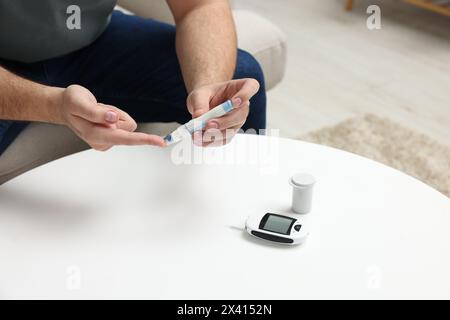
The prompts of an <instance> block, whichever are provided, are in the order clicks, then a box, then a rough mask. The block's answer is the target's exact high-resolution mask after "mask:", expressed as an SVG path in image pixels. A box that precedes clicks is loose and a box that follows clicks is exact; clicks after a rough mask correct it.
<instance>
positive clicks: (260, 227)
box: [245, 213, 309, 245]
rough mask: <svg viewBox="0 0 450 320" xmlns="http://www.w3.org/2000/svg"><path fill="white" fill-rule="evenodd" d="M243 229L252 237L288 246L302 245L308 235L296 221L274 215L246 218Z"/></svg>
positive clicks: (288, 217) (263, 214)
mask: <svg viewBox="0 0 450 320" xmlns="http://www.w3.org/2000/svg"><path fill="white" fill-rule="evenodd" d="M245 229H246V230H247V232H248V233H249V234H251V235H252V236H255V237H258V238H261V239H264V240H268V241H273V242H278V243H281V244H288V245H295V244H301V243H303V242H304V241H305V240H306V238H307V237H308V234H309V232H308V230H307V228H306V227H305V225H304V224H303V223H301V222H300V221H299V220H298V219H296V218H292V217H290V216H285V215H280V214H275V213H262V214H255V215H252V216H250V217H248V219H247V221H246V222H245Z"/></svg>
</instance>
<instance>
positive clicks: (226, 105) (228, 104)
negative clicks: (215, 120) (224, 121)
mask: <svg viewBox="0 0 450 320" xmlns="http://www.w3.org/2000/svg"><path fill="white" fill-rule="evenodd" d="M223 110H224V111H225V112H230V111H231V110H233V103H232V102H231V101H230V100H228V101H227V102H225V103H224V105H223Z"/></svg>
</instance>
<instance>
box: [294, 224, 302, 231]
mask: <svg viewBox="0 0 450 320" xmlns="http://www.w3.org/2000/svg"><path fill="white" fill-rule="evenodd" d="M301 227H302V225H301V224H298V225H296V226H294V230H295V231H300V229H301Z"/></svg>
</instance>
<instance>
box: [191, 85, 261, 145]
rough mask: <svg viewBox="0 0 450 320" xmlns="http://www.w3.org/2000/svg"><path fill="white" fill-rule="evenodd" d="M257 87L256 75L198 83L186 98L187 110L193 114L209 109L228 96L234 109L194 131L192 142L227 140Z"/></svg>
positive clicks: (245, 116) (220, 141) (241, 123)
mask: <svg viewBox="0 0 450 320" xmlns="http://www.w3.org/2000/svg"><path fill="white" fill-rule="evenodd" d="M258 90H259V83H258V81H256V80H255V79H239V80H231V81H227V82H223V83H218V84H213V85H208V86H204V87H200V88H198V89H196V90H194V91H192V92H191V94H190V95H189V96H188V99H187V105H188V110H189V112H190V113H191V114H192V117H193V118H197V117H199V116H201V115H202V114H204V113H205V112H208V111H209V110H210V109H212V108H214V107H215V106H217V105H219V104H221V103H222V102H225V101H226V100H231V101H232V102H233V105H234V106H235V110H233V111H231V112H230V113H228V114H226V115H224V116H223V117H220V118H217V119H212V120H210V121H208V124H207V126H206V127H205V130H206V132H205V133H204V134H203V135H202V133H201V132H197V133H194V143H195V144H197V145H203V146H208V145H210V144H212V143H214V146H217V145H222V144H226V143H228V142H229V141H230V140H231V139H232V137H233V136H234V135H235V134H236V132H237V131H238V130H239V129H240V128H241V127H242V125H243V124H244V123H245V120H246V119H247V116H248V113H249V107H250V98H251V97H253V96H254V95H255V94H256V93H257V92H258Z"/></svg>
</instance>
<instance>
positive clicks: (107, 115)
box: [105, 111, 117, 122]
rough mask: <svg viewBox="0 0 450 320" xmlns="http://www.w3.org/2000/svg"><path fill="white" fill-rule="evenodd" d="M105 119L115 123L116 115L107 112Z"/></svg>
mask: <svg viewBox="0 0 450 320" xmlns="http://www.w3.org/2000/svg"><path fill="white" fill-rule="evenodd" d="M105 119H106V121H108V122H117V114H116V113H115V112H113V111H107V112H106V116H105Z"/></svg>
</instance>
